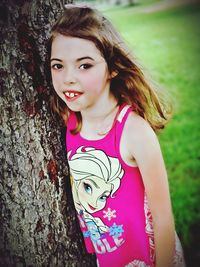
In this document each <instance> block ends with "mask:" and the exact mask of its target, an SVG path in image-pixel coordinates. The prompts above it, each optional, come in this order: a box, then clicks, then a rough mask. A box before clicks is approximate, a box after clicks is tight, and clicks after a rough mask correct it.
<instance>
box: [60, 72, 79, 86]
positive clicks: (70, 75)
mask: <svg viewBox="0 0 200 267" xmlns="http://www.w3.org/2000/svg"><path fill="white" fill-rule="evenodd" d="M63 80H64V83H65V84H74V83H76V78H75V73H74V71H73V70H66V71H65V72H64V74H63Z"/></svg>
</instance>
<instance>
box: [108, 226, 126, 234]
mask: <svg viewBox="0 0 200 267" xmlns="http://www.w3.org/2000/svg"><path fill="white" fill-rule="evenodd" d="M122 228H123V224H122V225H117V224H116V223H113V225H112V227H110V228H109V230H110V235H111V236H116V237H119V236H121V235H122V233H123V232H124V230H123V229H122Z"/></svg>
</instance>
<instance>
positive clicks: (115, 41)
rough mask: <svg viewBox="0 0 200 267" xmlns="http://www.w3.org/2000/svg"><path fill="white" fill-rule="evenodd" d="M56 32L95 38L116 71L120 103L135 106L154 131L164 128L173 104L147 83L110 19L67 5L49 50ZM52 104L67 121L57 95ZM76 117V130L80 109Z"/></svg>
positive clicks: (116, 93) (114, 84)
mask: <svg viewBox="0 0 200 267" xmlns="http://www.w3.org/2000/svg"><path fill="white" fill-rule="evenodd" d="M57 34H62V35H65V36H72V37H78V38H83V39H87V40H90V41H92V42H93V43H94V44H95V45H96V47H97V48H98V49H99V51H100V52H101V54H102V56H103V57H104V59H105V60H106V62H107V65H108V70H109V72H110V73H112V72H114V73H116V74H117V75H116V76H115V77H114V78H112V80H111V84H110V90H111V92H112V94H113V95H114V96H115V97H116V99H117V101H118V104H119V105H120V104H122V103H127V104H129V105H132V106H133V108H134V111H135V112H136V113H137V114H139V115H140V116H142V117H143V118H144V119H145V120H146V121H148V122H149V124H150V125H151V127H152V128H153V129H154V130H155V131H157V130H159V129H162V128H164V125H165V124H166V122H167V121H168V119H169V115H170V108H169V107H170V106H169V105H168V103H167V102H166V101H163V100H164V99H163V97H162V94H160V93H159V91H157V89H155V88H152V87H151V86H150V84H149V82H147V80H146V78H145V76H144V74H143V72H142V70H141V68H139V67H138V66H137V65H136V64H135V62H134V61H135V60H134V59H133V57H132V56H131V54H130V53H129V51H128V49H127V47H126V45H125V43H124V41H123V40H122V38H121V36H120V35H119V34H118V32H117V31H116V30H115V28H114V27H113V25H112V24H111V23H110V22H109V20H107V19H106V18H105V17H104V16H102V14H100V13H99V12H98V11H97V10H95V9H93V8H91V7H88V6H79V5H66V9H65V10H64V12H63V14H62V15H61V16H60V18H59V19H58V20H57V22H56V23H55V24H54V26H53V27H52V31H51V36H50V39H49V49H51V44H52V42H53V40H54V38H55V37H56V36H57ZM161 93H162V92H161ZM52 106H53V110H54V111H56V112H58V113H59V114H60V115H61V116H62V118H63V119H64V121H65V122H67V117H68V113H69V109H68V107H67V106H66V104H65V103H64V102H63V101H62V100H61V99H60V98H59V97H58V96H57V95H56V94H54V96H53V101H52ZM76 116H77V121H78V124H77V127H76V129H75V130H74V133H77V132H79V131H80V129H81V115H80V112H76Z"/></svg>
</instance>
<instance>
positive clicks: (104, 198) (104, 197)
mask: <svg viewBox="0 0 200 267" xmlns="http://www.w3.org/2000/svg"><path fill="white" fill-rule="evenodd" d="M107 198H108V196H106V195H102V196H100V198H99V200H100V201H101V202H105V201H106V199H107Z"/></svg>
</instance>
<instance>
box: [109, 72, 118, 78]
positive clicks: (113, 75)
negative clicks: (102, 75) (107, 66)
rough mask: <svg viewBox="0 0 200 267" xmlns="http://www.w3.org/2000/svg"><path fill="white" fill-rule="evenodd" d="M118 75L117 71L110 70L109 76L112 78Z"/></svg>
mask: <svg viewBox="0 0 200 267" xmlns="http://www.w3.org/2000/svg"><path fill="white" fill-rule="evenodd" d="M117 75H118V71H112V72H111V74H110V78H111V79H113V78H115V77H116V76H117Z"/></svg>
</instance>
